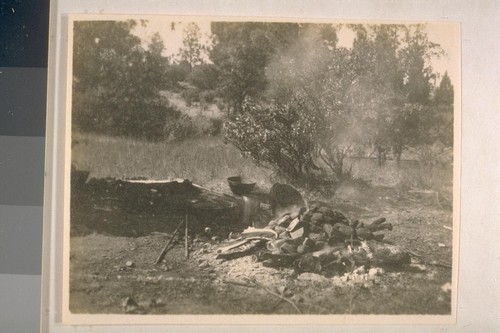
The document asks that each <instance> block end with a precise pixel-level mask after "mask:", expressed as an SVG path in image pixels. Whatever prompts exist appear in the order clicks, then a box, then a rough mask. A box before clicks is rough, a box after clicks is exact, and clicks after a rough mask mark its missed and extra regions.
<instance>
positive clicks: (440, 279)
mask: <svg viewBox="0 0 500 333" xmlns="http://www.w3.org/2000/svg"><path fill="white" fill-rule="evenodd" d="M361 194H362V195H361ZM75 198H78V200H77V201H76V200H75V201H73V205H72V212H71V228H72V237H71V254H70V310H71V311H72V312H73V313H142V314H295V313H298V310H299V311H300V312H301V313H309V314H345V313H352V314H449V313H450V312H451V301H450V292H449V291H444V290H442V286H443V285H445V284H446V283H447V282H450V281H451V268H450V267H451V257H452V255H451V254H452V232H451V231H450V230H448V229H445V228H443V225H445V226H451V225H452V222H451V221H452V220H451V211H449V210H445V209H442V208H440V207H436V206H435V205H434V204H433V203H430V202H429V200H428V199H427V198H421V197H418V196H416V195H415V194H412V193H409V192H401V191H396V190H395V189H393V188H382V187H363V188H351V189H349V191H339V193H338V194H337V196H336V197H335V198H332V199H331V200H330V204H332V205H334V206H335V207H337V208H338V209H339V210H341V211H342V212H344V213H345V214H346V215H347V216H349V218H352V219H359V220H361V221H363V220H370V219H373V218H376V217H379V216H384V217H386V219H387V221H389V222H391V223H392V224H393V225H394V229H393V230H392V232H389V233H387V234H386V238H385V240H386V241H387V242H389V243H393V244H397V245H400V246H403V247H405V248H407V249H408V250H410V251H411V252H412V253H414V254H415V255H418V257H415V256H413V258H412V262H413V265H410V266H409V267H406V268H404V269H399V270H387V269H386V270H382V271H378V272H376V271H373V270H372V271H370V269H369V268H364V267H357V268H355V269H354V270H353V271H351V272H348V273H346V274H342V275H334V276H323V275H319V274H314V273H299V272H296V271H294V270H293V269H292V268H270V267H264V266H263V265H262V263H260V262H256V261H255V258H253V257H252V256H246V257H243V258H238V259H234V260H230V261H223V260H216V259H215V257H216V254H217V249H218V248H219V247H220V246H221V245H222V244H223V243H221V242H222V241H223V240H224V239H225V238H226V237H227V235H228V234H229V232H230V231H231V230H242V229H243V228H244V227H245V226H242V225H239V224H238V223H237V221H238V219H239V217H238V216H237V215H235V216H226V217H224V218H220V217H217V216H216V215H214V216H209V217H208V219H205V220H203V219H202V218H200V219H199V221H198V222H197V223H198V224H199V225H198V228H197V235H196V236H193V237H192V238H191V241H190V252H191V255H190V257H189V258H185V256H184V245H183V241H182V239H177V238H178V237H177V238H176V242H175V244H174V246H173V248H172V249H171V250H170V251H169V252H168V253H167V255H166V257H165V259H164V261H163V262H162V263H161V264H160V265H154V262H155V260H156V258H157V256H158V254H159V253H160V251H161V249H162V248H163V246H164V245H165V244H166V242H167V241H168V240H169V238H170V236H171V233H172V231H173V230H174V229H175V227H176V226H177V225H178V223H179V221H180V220H181V219H182V218H184V215H183V214H180V213H175V212H171V213H170V214H156V213H151V212H150V213H147V212H144V211H143V212H141V213H139V212H134V211H133V210H125V209H123V207H120V206H119V205H117V204H113V201H112V200H111V199H110V197H109V196H106V195H105V193H104V194H102V195H95V193H84V192H81V193H80V195H79V196H76V197H75ZM353 198H357V199H358V200H357V201H354V200H352V199H353ZM205 225H210V226H211V229H212V232H213V234H211V235H205V234H204V233H203V232H202V230H203V228H204V226H205ZM218 226H219V227H220V228H218ZM214 236H215V238H213V237H214ZM251 281H254V282H256V283H257V284H253V283H251ZM277 295H278V296H277ZM279 296H282V297H285V298H286V299H288V300H291V301H292V302H293V303H294V304H295V305H296V306H297V308H298V310H297V308H295V307H294V306H293V305H292V304H291V303H289V302H287V301H285V300H283V299H282V298H280V297H279Z"/></svg>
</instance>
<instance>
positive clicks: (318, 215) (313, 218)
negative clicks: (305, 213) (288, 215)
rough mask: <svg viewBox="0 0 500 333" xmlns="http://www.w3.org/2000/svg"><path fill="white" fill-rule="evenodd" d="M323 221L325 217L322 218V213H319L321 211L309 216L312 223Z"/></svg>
mask: <svg viewBox="0 0 500 333" xmlns="http://www.w3.org/2000/svg"><path fill="white" fill-rule="evenodd" d="M324 221H325V219H324V218H323V214H321V213H314V214H313V215H312V216H311V222H312V223H316V224H321V223H323V222H324Z"/></svg>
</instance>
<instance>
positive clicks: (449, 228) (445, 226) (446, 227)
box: [443, 225, 453, 231]
mask: <svg viewBox="0 0 500 333" xmlns="http://www.w3.org/2000/svg"><path fill="white" fill-rule="evenodd" d="M443 228H445V229H446V230H450V231H453V229H452V228H451V227H448V226H447V225H443Z"/></svg>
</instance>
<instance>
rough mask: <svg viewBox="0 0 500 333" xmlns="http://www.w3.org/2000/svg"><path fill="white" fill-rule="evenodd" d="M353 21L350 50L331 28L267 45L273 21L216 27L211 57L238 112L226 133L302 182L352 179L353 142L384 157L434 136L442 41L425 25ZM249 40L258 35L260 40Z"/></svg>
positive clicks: (298, 32)
mask: <svg viewBox="0 0 500 333" xmlns="http://www.w3.org/2000/svg"><path fill="white" fill-rule="evenodd" d="M263 27H264V28H263ZM350 27H351V29H353V30H354V31H355V32H356V38H355V40H354V44H353V48H352V49H346V48H342V47H339V46H337V37H336V31H335V28H334V27H332V26H329V25H307V24H305V25H297V26H296V27H294V28H293V29H292V30H293V33H290V34H288V35H287V36H288V37H289V39H287V40H286V42H282V43H281V44H280V43H273V44H271V45H268V44H266V41H267V43H268V42H269V41H270V40H272V38H271V37H270V36H273V34H271V33H269V31H273V30H272V29H271V28H269V27H268V26H262V25H247V26H243V25H242V24H237V25H235V26H230V25H229V26H228V25H222V26H216V27H215V28H216V29H215V32H216V33H217V36H218V38H219V39H218V40H219V43H220V44H215V45H214V49H213V52H212V53H211V57H212V59H213V61H214V63H215V65H217V66H218V68H219V70H220V75H221V77H220V80H219V82H220V83H221V84H222V86H221V88H222V91H223V92H224V94H225V95H224V96H225V99H226V101H228V103H232V109H233V111H234V112H233V113H232V114H231V116H230V117H229V120H228V122H227V123H226V131H225V137H226V139H227V140H228V141H230V142H231V143H233V144H234V145H235V146H236V147H238V148H239V149H240V150H241V151H242V152H244V153H245V154H246V155H248V156H251V157H252V158H253V159H254V160H256V161H257V162H258V163H267V164H270V165H272V166H274V167H276V168H277V169H278V170H279V171H280V172H281V173H283V174H285V175H287V176H288V178H289V179H290V181H292V182H295V183H299V184H306V183H310V182H312V181H314V180H319V179H323V180H324V179H325V176H326V177H328V178H329V179H331V180H333V182H337V181H342V180H343V179H345V178H346V177H350V169H349V168H348V166H346V165H345V158H346V157H347V156H348V154H349V153H350V151H351V149H352V148H354V146H357V145H364V146H366V145H369V146H372V147H374V149H375V151H376V152H377V155H378V157H379V161H380V163H383V161H384V160H385V158H386V155H387V154H388V153H389V152H392V153H393V155H394V156H395V158H396V159H397V160H398V161H399V160H400V159H401V156H402V154H403V151H404V150H405V149H407V148H409V147H416V146H418V145H419V144H421V143H422V142H424V141H425V140H427V139H429V137H430V134H429V128H430V127H429V121H428V119H431V118H432V117H433V110H434V109H433V108H432V107H431V105H430V91H431V90H430V89H431V88H432V80H433V78H434V73H433V70H432V68H431V67H430V65H429V61H428V60H429V59H430V57H432V56H435V55H438V54H439V52H440V49H439V47H438V45H436V44H434V43H431V42H430V41H429V40H428V38H427V36H426V34H425V33H424V31H423V29H422V28H421V27H419V26H416V27H406V26H400V25H354V26H350ZM217 29H219V30H221V31H217ZM266 29H267V30H266ZM264 32H266V33H264ZM249 36H254V37H255V38H257V37H259V36H260V37H259V38H262V39H259V38H257V39H258V40H260V43H258V45H254V44H252V42H253V39H252V38H250V37H249ZM245 38H246V39H245ZM221 40H222V42H221ZM443 85H444V87H443V93H442V95H443V94H444V95H446V94H445V92H446V91H447V89H446V88H445V87H446V83H443ZM448 90H449V89H448ZM440 94H441V92H440ZM436 95H438V93H437V92H436Z"/></svg>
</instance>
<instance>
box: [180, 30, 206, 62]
mask: <svg viewBox="0 0 500 333" xmlns="http://www.w3.org/2000/svg"><path fill="white" fill-rule="evenodd" d="M183 33H184V38H183V40H182V47H181V48H180V50H179V57H180V59H181V61H183V62H186V63H187V64H189V66H190V68H193V67H195V66H197V65H201V64H203V58H202V54H203V52H204V50H205V46H204V45H202V44H201V42H200V38H201V30H200V27H198V25H197V24H196V23H194V22H190V23H189V24H188V25H187V27H186V28H185V29H184V31H183Z"/></svg>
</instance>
